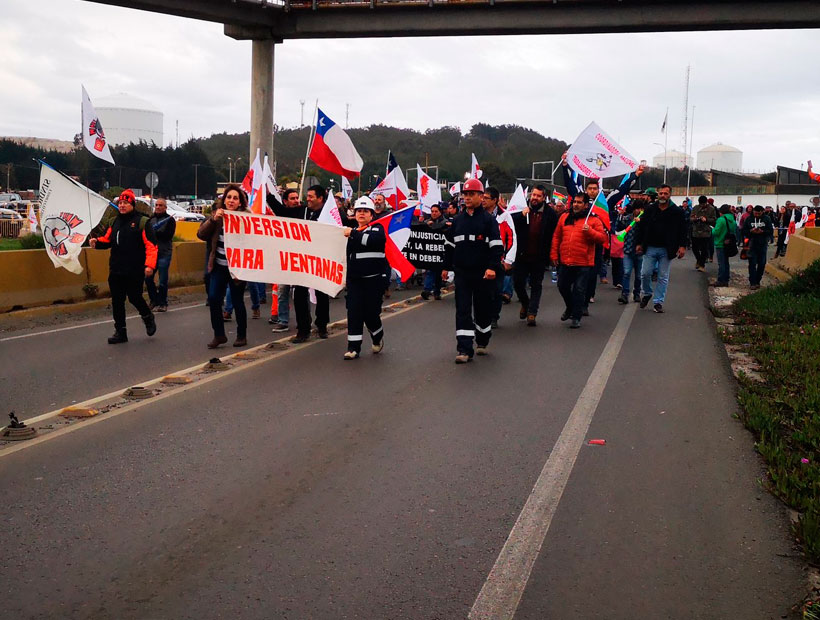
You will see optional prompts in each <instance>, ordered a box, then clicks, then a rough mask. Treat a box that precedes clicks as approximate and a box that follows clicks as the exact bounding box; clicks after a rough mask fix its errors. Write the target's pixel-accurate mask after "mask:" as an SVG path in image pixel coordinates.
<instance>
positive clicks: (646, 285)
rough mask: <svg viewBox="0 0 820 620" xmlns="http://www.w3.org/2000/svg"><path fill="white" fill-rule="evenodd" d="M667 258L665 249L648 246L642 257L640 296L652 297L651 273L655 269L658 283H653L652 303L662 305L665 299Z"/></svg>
mask: <svg viewBox="0 0 820 620" xmlns="http://www.w3.org/2000/svg"><path fill="white" fill-rule="evenodd" d="M669 265H670V260H669V256H668V255H667V254H666V248H658V247H655V246H649V247H648V248H646V252H644V256H643V265H641V295H644V296H646V295H652V272H653V271H655V269H656V268H657V270H658V281H657V282H656V283H655V284H656V286H655V297H654V299H653V300H652V303H655V304H662V303H663V301H664V299H666V288H667V287H668V286H669Z"/></svg>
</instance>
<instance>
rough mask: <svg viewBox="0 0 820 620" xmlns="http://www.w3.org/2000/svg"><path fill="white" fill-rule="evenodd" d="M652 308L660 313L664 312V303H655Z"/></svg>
mask: <svg viewBox="0 0 820 620" xmlns="http://www.w3.org/2000/svg"><path fill="white" fill-rule="evenodd" d="M652 310H653V311H655V312H657V313H658V314H663V305H662V304H655V305H654V306H652Z"/></svg>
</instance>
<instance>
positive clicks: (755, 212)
mask: <svg viewBox="0 0 820 620" xmlns="http://www.w3.org/2000/svg"><path fill="white" fill-rule="evenodd" d="M742 234H743V238H744V239H748V240H749V251H748V258H749V285H750V286H751V288H752V289H753V290H756V289H759V288H760V280H761V279H762V278H763V272H764V271H766V254H767V252H768V251H769V237H771V236H772V235H773V234H774V226H772V221H771V220H770V219H769V216H767V215H764V212H763V207H762V205H755V207H754V209H752V214H751V215H750V216H749V217H747V218H746V221H745V222H744V223H743V233H742Z"/></svg>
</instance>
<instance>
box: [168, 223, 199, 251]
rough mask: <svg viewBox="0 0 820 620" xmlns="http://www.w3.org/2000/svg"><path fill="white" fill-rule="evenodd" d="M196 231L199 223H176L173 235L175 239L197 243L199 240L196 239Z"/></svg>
mask: <svg viewBox="0 0 820 620" xmlns="http://www.w3.org/2000/svg"><path fill="white" fill-rule="evenodd" d="M198 230H199V222H177V227H176V232H175V233H174V234H175V235H176V236H177V237H180V238H182V239H185V241H199V239H197V238H196V231H198ZM203 252H204V250H203Z"/></svg>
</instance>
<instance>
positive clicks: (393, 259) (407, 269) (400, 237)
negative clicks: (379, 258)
mask: <svg viewBox="0 0 820 620" xmlns="http://www.w3.org/2000/svg"><path fill="white" fill-rule="evenodd" d="M414 210H415V208H414V207H405V208H404V209H400V210H399V211H394V212H393V213H391V214H390V215H387V216H385V217H383V218H380V219H379V224H381V225H382V226H384V230H385V231H386V232H387V243H386V244H385V247H384V253H385V256H386V257H387V262H388V263H390V266H391V267H392V268H393V269H395V270H396V271H398V272H399V274H401V279H402V282H405V281H407V279H408V278H410V276H412V275H413V274H414V273H415V272H416V268H415V267H413V264H412V263H411V262H410V261H409V260H407V257H405V255H404V254H402V250H403V249H404V246H405V245H407V241H408V240H409V239H410V224H411V223H412V222H413V211H414Z"/></svg>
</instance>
